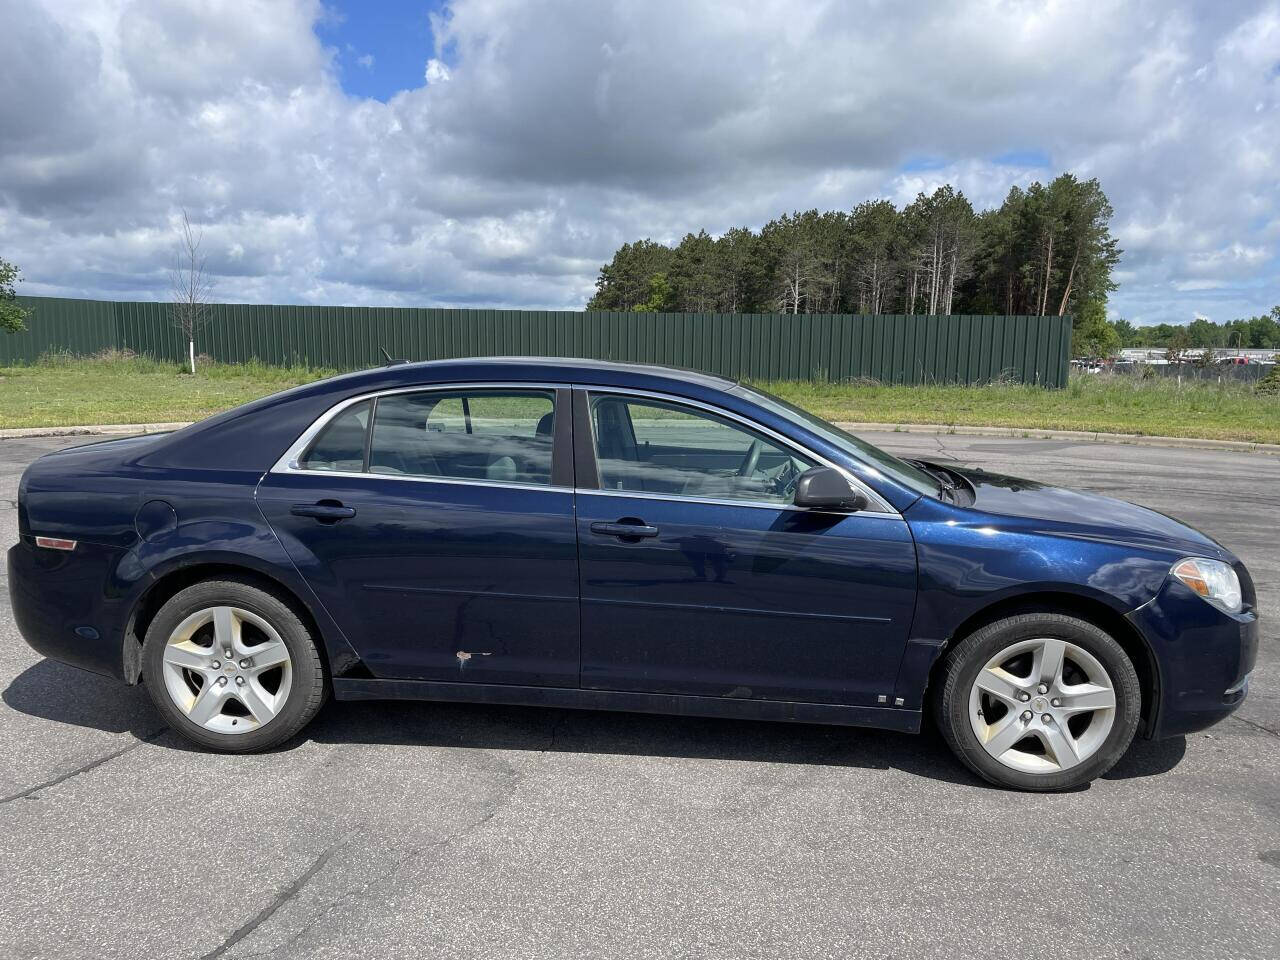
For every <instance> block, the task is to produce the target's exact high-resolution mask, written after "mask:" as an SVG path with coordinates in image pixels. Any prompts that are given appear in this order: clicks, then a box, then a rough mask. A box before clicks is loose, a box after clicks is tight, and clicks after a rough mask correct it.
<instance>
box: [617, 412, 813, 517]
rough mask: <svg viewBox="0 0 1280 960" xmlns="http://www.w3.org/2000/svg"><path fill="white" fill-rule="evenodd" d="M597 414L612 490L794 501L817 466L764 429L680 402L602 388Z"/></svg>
mask: <svg viewBox="0 0 1280 960" xmlns="http://www.w3.org/2000/svg"><path fill="white" fill-rule="evenodd" d="M591 414H592V426H593V429H594V432H595V442H596V462H597V464H598V466H599V470H600V486H601V487H602V488H603V489H606V490H627V491H633V492H637V493H639V492H643V493H663V494H669V495H676V496H687V497H704V498H709V499H715V500H750V501H757V502H759V501H764V502H767V503H780V504H781V503H790V502H791V501H792V499H793V497H794V495H795V484H796V480H797V479H798V478H799V477H800V474H802V473H803V472H804V471H805V470H808V469H809V468H810V467H812V466H814V464H813V463H812V462H811V461H810V460H808V459H807V458H805V457H802V456H799V455H798V454H796V453H795V452H794V451H792V450H789V449H786V448H784V447H782V446H780V445H779V444H777V443H776V442H774V441H773V440H770V439H768V438H767V437H765V436H764V435H763V434H760V433H757V432H755V431H754V430H750V429H748V428H746V427H743V426H741V425H739V424H737V423H734V422H732V421H730V420H727V419H725V418H722V417H718V416H715V415H714V414H710V413H704V412H702V411H696V410H692V409H690V408H687V407H682V406H679V405H677V404H669V403H664V402H662V401H653V400H634V399H630V398H627V397H619V396H611V395H600V396H594V397H592V399H591Z"/></svg>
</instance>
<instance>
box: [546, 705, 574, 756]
mask: <svg viewBox="0 0 1280 960" xmlns="http://www.w3.org/2000/svg"><path fill="white" fill-rule="evenodd" d="M568 720H569V714H568V713H564V714H561V715H560V716H559V717H556V719H555V722H553V723H552V724H551V730H550V731H549V732H548V734H547V745H546V746H545V747H543V748H542V752H543V753H546V752H547V751H548V750H555V749H556V747H557V745H558V741H559V738H560V728H561V727H563V726H564V725H565V723H567V722H568Z"/></svg>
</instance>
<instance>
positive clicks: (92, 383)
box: [0, 356, 1280, 443]
mask: <svg viewBox="0 0 1280 960" xmlns="http://www.w3.org/2000/svg"><path fill="white" fill-rule="evenodd" d="M332 373H333V371H329V370H313V369H307V368H299V367H293V368H282V367H268V366H264V365H262V364H244V365H227V364H208V365H205V366H203V367H201V368H200V369H199V371H198V372H197V373H196V374H195V375H194V376H192V375H190V374H187V373H185V372H183V371H182V369H181V368H180V367H177V366H175V365H172V364H166V363H157V362H155V361H153V360H149V359H146V358H142V357H129V356H106V357H98V358H92V359H83V358H79V359H77V358H66V357H52V358H46V359H45V360H44V361H42V362H40V363H38V364H36V365H34V366H30V367H5V368H0V428H5V427H45V426H75V425H79V424H94V423H159V422H166V421H173V420H198V419H200V418H202V417H206V416H209V415H210V414H212V413H217V412H218V411H219V410H225V409H227V408H228V407H233V406H235V405H236V404H240V403H244V402H245V401H246V400H252V399H254V398H255V397H260V396H263V395H264V394H268V393H273V392H275V391H277V390H283V389H284V388H286V387H290V386H294V385H296V384H299V383H306V382H307V381H310V380H315V379H317V378H319V377H324V376H329V375H330V374H332ZM760 386H761V387H763V388H764V389H766V390H768V391H769V392H771V393H775V394H777V395H778V396H780V397H783V398H784V399H787V400H789V401H791V402H792V403H795V404H797V405H798V406H802V407H805V408H806V409H809V410H812V411H813V412H814V413H817V414H818V415H819V416H822V417H825V418H827V419H828V420H841V421H850V420H852V421H864V422H865V421H872V422H877V423H936V424H944V425H964V426H1001V427H1014V428H1021V429H1026V430H1029V431H1030V430H1036V429H1040V430H1091V431H1104V432H1112V433H1142V434H1148V435H1156V436H1173V437H1209V438H1214V439H1223V440H1254V441H1261V442H1266V443H1280V395H1277V394H1272V395H1269V396H1268V395H1263V394H1258V393H1255V392H1254V390H1253V388H1252V386H1251V385H1244V384H1222V385H1219V384H1216V383H1198V382H1197V383H1192V382H1187V383H1184V384H1178V383H1177V382H1176V381H1172V380H1166V379H1163V378H1160V379H1154V380H1141V379H1137V378H1133V377H1111V376H1102V375H1082V376H1077V377H1075V378H1073V379H1072V381H1071V385H1070V386H1069V387H1067V389H1065V390H1044V389H1041V388H1038V387H1029V386H1022V385H1018V384H993V385H990V386H984V387H944V386H930V387H890V386H878V385H868V384H828V383H764V384H760Z"/></svg>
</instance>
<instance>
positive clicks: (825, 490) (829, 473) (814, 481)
mask: <svg viewBox="0 0 1280 960" xmlns="http://www.w3.org/2000/svg"><path fill="white" fill-rule="evenodd" d="M795 504H796V506H797V507H804V508H805V509H807V510H848V511H850V512H852V511H855V510H861V509H862V508H863V507H865V506H866V505H867V498H866V496H864V495H863V494H862V493H861V492H859V491H858V490H855V489H854V487H853V484H851V483H850V482H849V480H848V478H847V477H845V475H844V474H843V473H841V472H840V471H839V470H833V469H832V468H831V467H814V468H813V469H812V470H806V471H805V472H804V473H802V474H800V479H799V480H797V481H796V498H795Z"/></svg>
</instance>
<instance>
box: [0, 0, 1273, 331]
mask: <svg viewBox="0 0 1280 960" xmlns="http://www.w3.org/2000/svg"><path fill="white" fill-rule="evenodd" d="M0 11H2V13H0V22H2V23H3V27H2V28H0V257H4V258H5V259H8V260H11V261H14V262H16V263H18V264H19V266H20V267H21V268H22V270H23V273H24V275H25V281H24V283H23V284H22V288H21V290H22V292H25V293H31V294H59V295H67V296H97V297H104V298H114V299H125V298H136V299H164V298H165V297H166V296H167V293H168V284H167V280H166V270H167V267H168V266H169V265H170V263H171V262H172V258H173V253H174V249H175V244H176V239H175V222H176V221H177V219H178V218H179V217H180V211H181V210H182V209H183V208H186V209H187V210H188V211H189V213H190V215H191V218H192V220H193V221H195V222H196V223H198V224H199V225H200V226H201V227H202V229H203V231H204V244H205V247H206V249H207V252H208V254H209V265H210V269H211V271H212V272H213V273H214V274H215V280H216V287H215V297H216V298H217V299H220V300H227V301H263V302H282V303H291V302H304V303H305V302H314V303H347V304H418V305H455V306H468V305H475V306H481V305H483V306H512V307H522V306H529V307H555V308H580V307H581V306H582V305H583V303H584V302H585V301H586V299H587V298H588V297H589V296H590V294H591V292H592V288H593V281H594V279H595V274H596V271H597V269H598V267H599V265H600V263H601V262H602V261H604V260H605V259H607V258H608V257H609V255H610V254H611V253H612V251H613V249H614V248H615V247H617V246H618V245H619V244H620V243H622V242H623V241H626V240H631V239H635V238H638V237H652V238H654V239H658V240H664V241H671V240H675V239H678V238H679V237H680V236H681V235H682V234H684V233H685V232H686V231H688V230H691V229H692V230H697V229H698V228H700V227H705V228H706V229H707V230H709V231H711V232H713V233H718V232H720V231H723V230H725V229H727V228H729V227H732V226H741V225H745V226H752V227H758V226H759V225H760V224H762V223H763V222H765V221H767V220H769V219H770V218H772V217H773V216H775V215H777V214H778V213H780V212H782V211H784V210H792V209H804V208H808V207H813V206H817V207H820V208H824V209H839V208H844V209H848V208H850V207H852V206H853V205H854V204H856V203H857V202H859V201H861V200H864V199H868V198H871V197H880V196H883V197H888V198H890V199H892V200H894V201H897V202H899V203H903V202H906V201H909V200H910V199H911V198H912V197H913V196H914V195H915V194H916V193H917V192H918V191H920V190H931V189H932V188H933V187H934V186H936V185H937V184H940V183H943V182H946V181H950V182H952V183H955V184H957V185H958V186H959V187H960V188H961V189H963V190H964V191H965V193H966V194H968V195H969V196H970V197H971V198H972V199H973V200H974V202H975V204H976V205H994V204H997V203H998V202H999V201H1000V199H1001V198H1002V197H1003V195H1004V194H1005V193H1006V192H1007V191H1008V189H1009V187H1010V185H1012V184H1014V183H1019V184H1025V183H1028V182H1030V181H1031V180H1034V179H1037V178H1040V179H1046V178H1051V177H1053V176H1054V175H1056V174H1057V173H1058V172H1061V171H1062V170H1070V171H1073V172H1075V173H1076V174H1078V175H1080V176H1083V177H1094V176H1096V177H1098V178H1099V179H1100V180H1101V181H1102V184H1103V187H1104V189H1105V190H1106V191H1107V193H1108V195H1109V196H1110V197H1111V200H1112V202H1113V204H1114V206H1115V208H1116V220H1115V224H1114V226H1115V230H1116V233H1117V235H1118V236H1119V238H1120V241H1121V246H1122V247H1123V248H1124V251H1125V253H1124V257H1123V260H1122V263H1121V271H1120V273H1119V275H1118V280H1119V281H1120V290H1119V291H1118V292H1117V293H1116V294H1115V295H1114V297H1113V299H1112V302H1111V314H1112V316H1124V317H1127V318H1129V319H1131V320H1133V321H1136V322H1139V323H1154V322H1158V321H1162V320H1167V321H1174V322H1185V321H1186V320H1188V319H1190V318H1192V317H1194V316H1196V315H1197V314H1199V315H1203V316H1208V317H1210V318H1212V319H1214V320H1226V319H1231V318H1234V317H1238V316H1248V315H1251V314H1254V313H1259V312H1264V311H1266V310H1267V309H1269V308H1270V307H1271V306H1272V305H1273V304H1276V303H1280V186H1278V182H1280V3H1277V2H1243V0H1241V2H1235V0H1221V2H1219V0H1201V2H1185V0H1184V2H1177V0H1156V2H1141V0H1132V2H1125V3H1119V2H1108V0H1087V2H1080V3H1071V2H1066V0H1045V2H1041V0H964V2H961V0H939V2H935V3H898V2H891V0H832V2H825V3H824V2H813V3H809V2H802V0H779V2H768V0H762V2H754V0H752V2H746V0H725V2H698V3H695V2H692V0H672V2H667V0H581V2H569V0H452V2H450V0H434V2H422V0H419V2H403V0H400V2H385V3H377V4H364V3H360V2H358V0H343V2H329V3H321V2H318V0H262V2H252V0H227V2H225V3H220V2H218V0H164V2H161V0H151V2H146V0H137V2H127V0H57V2H53V0H49V2H46V3H36V2H31V0H0Z"/></svg>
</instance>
